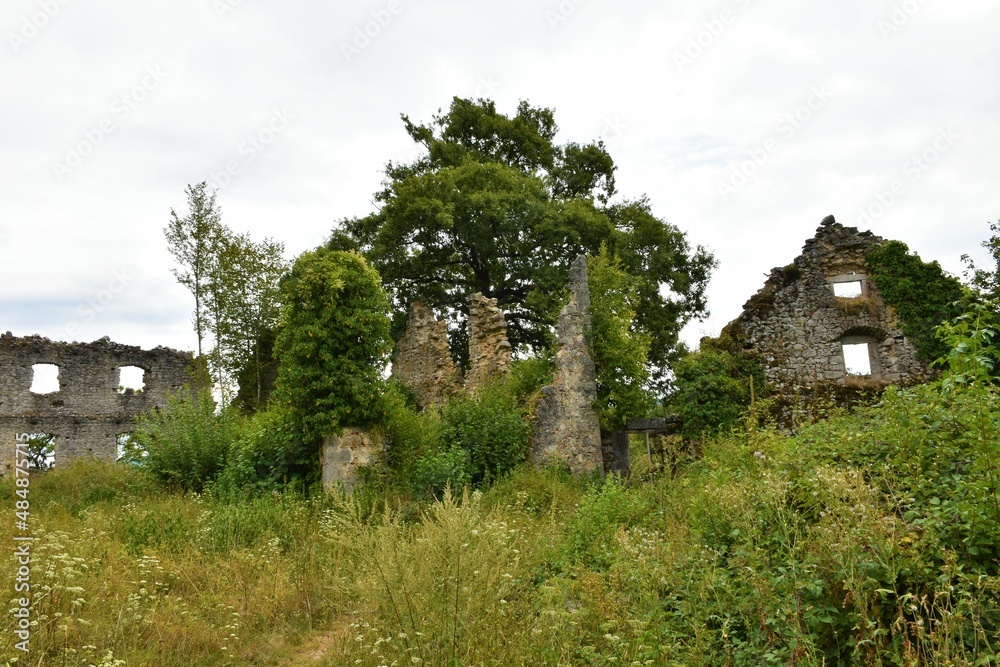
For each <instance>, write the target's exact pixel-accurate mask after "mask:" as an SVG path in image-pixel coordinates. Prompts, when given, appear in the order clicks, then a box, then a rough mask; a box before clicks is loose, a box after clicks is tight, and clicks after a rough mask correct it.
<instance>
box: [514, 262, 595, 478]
mask: <svg viewBox="0 0 1000 667" xmlns="http://www.w3.org/2000/svg"><path fill="white" fill-rule="evenodd" d="M569 292H570V298H569V302H568V303H567V304H566V305H565V306H564V307H563V309H562V311H561V312H560V313H559V321H558V324H557V325H556V345H555V370H554V372H553V376H552V384H551V385H549V386H547V387H543V388H542V397H541V400H540V401H539V403H538V407H537V408H536V413H535V414H536V419H535V425H534V429H533V433H532V452H531V456H532V460H533V461H534V463H535V464H536V465H545V464H546V463H549V462H550V461H552V460H557V461H561V462H565V463H566V464H567V465H568V466H569V469H570V471H572V472H573V473H584V474H586V473H591V472H594V471H600V472H602V473H603V472H604V462H603V456H602V451H601V427H600V422H599V420H598V416H597V408H596V404H597V375H596V372H595V369H594V361H593V358H592V357H591V355H590V349H589V344H588V338H589V336H590V292H589V288H588V285H587V258H586V257H585V256H583V255H581V256H580V257H577V258H576V260H575V261H574V262H573V264H572V266H571V268H570V274H569Z"/></svg>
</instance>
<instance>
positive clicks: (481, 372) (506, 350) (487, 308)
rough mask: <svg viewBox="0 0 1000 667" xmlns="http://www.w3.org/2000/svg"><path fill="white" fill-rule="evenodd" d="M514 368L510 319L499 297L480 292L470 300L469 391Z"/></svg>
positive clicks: (466, 384)
mask: <svg viewBox="0 0 1000 667" xmlns="http://www.w3.org/2000/svg"><path fill="white" fill-rule="evenodd" d="M508 368H510V342H509V341H508V340H507V322H506V321H505V320H504V317H503V312H502V311H501V310H500V308H499V307H498V306H497V300H496V299H487V298H486V297H485V296H483V295H482V294H480V293H479V292H476V293H475V294H473V295H472V299H471V300H470V302H469V374H468V376H467V377H466V383H465V390H466V391H467V392H468V393H470V394H471V393H472V392H474V391H476V390H477V389H479V388H481V387H483V386H484V385H486V384H488V383H489V382H490V380H493V379H496V378H499V377H502V376H503V375H504V374H505V373H506V372H507V369H508Z"/></svg>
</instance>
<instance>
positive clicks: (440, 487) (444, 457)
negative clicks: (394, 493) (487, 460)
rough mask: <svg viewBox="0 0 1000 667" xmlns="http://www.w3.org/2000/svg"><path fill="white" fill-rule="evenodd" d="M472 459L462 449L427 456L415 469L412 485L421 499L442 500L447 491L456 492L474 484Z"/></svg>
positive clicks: (455, 448) (452, 448)
mask: <svg viewBox="0 0 1000 667" xmlns="http://www.w3.org/2000/svg"><path fill="white" fill-rule="evenodd" d="M471 470H472V457H471V456H470V454H469V452H468V451H467V450H465V449H462V448H461V447H450V448H448V449H446V450H443V451H439V452H435V453H433V454H427V455H425V456H423V457H421V458H420V459H419V460H418V461H417V462H416V464H415V466H414V468H413V473H412V478H411V485H412V488H413V490H414V491H415V492H416V493H417V494H418V496H420V497H431V496H432V497H435V498H441V497H442V495H443V494H444V492H445V489H447V488H452V489H455V490H456V491H458V490H460V489H462V488H464V487H466V486H468V485H470V484H472V475H471V474H470V471H471Z"/></svg>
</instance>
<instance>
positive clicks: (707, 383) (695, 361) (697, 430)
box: [668, 339, 768, 438]
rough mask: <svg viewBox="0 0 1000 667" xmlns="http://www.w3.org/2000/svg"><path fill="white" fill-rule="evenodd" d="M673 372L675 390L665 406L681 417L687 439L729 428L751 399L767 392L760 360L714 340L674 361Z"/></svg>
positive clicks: (736, 422) (738, 419)
mask: <svg viewBox="0 0 1000 667" xmlns="http://www.w3.org/2000/svg"><path fill="white" fill-rule="evenodd" d="M674 375H675V378H674V384H675V390H674V393H673V394H672V396H671V398H670V402H669V404H668V405H669V408H670V409H671V410H672V411H674V412H676V414H678V415H679V416H680V417H681V419H682V420H683V427H682V433H683V434H684V436H685V437H687V438H701V437H703V436H709V437H710V436H714V435H717V434H719V433H724V432H727V431H730V430H732V428H733V427H735V426H736V425H737V424H738V423H739V421H740V420H741V418H742V417H743V415H744V414H745V412H746V410H747V408H749V407H750V404H751V402H752V401H756V400H760V399H764V398H765V397H766V396H767V392H768V385H767V377H766V376H765V375H764V370H763V368H762V367H761V365H760V362H759V361H757V359H756V358H754V357H753V356H750V355H749V354H747V353H744V352H742V351H741V352H731V351H729V350H728V349H725V347H724V346H723V345H722V344H721V343H720V342H719V341H718V340H712V339H705V340H703V341H702V345H701V349H700V350H699V351H698V352H694V353H692V354H689V355H688V356H686V357H683V358H682V359H681V360H680V361H678V362H677V364H676V365H675V366H674ZM760 412H761V413H764V412H765V411H764V410H761V411H760Z"/></svg>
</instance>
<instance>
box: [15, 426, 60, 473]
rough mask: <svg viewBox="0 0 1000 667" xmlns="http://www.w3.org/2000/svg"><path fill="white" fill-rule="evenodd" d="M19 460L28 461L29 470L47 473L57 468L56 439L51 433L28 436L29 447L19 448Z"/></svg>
mask: <svg viewBox="0 0 1000 667" xmlns="http://www.w3.org/2000/svg"><path fill="white" fill-rule="evenodd" d="M18 451H19V454H18V458H19V459H20V458H24V459H27V460H28V470H30V471H31V472H45V471H46V470H52V469H53V468H54V467H55V466H56V437H55V436H54V435H51V434H49V433H32V434H30V435H29V436H28V446H27V447H25V448H21V447H19V448H18Z"/></svg>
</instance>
